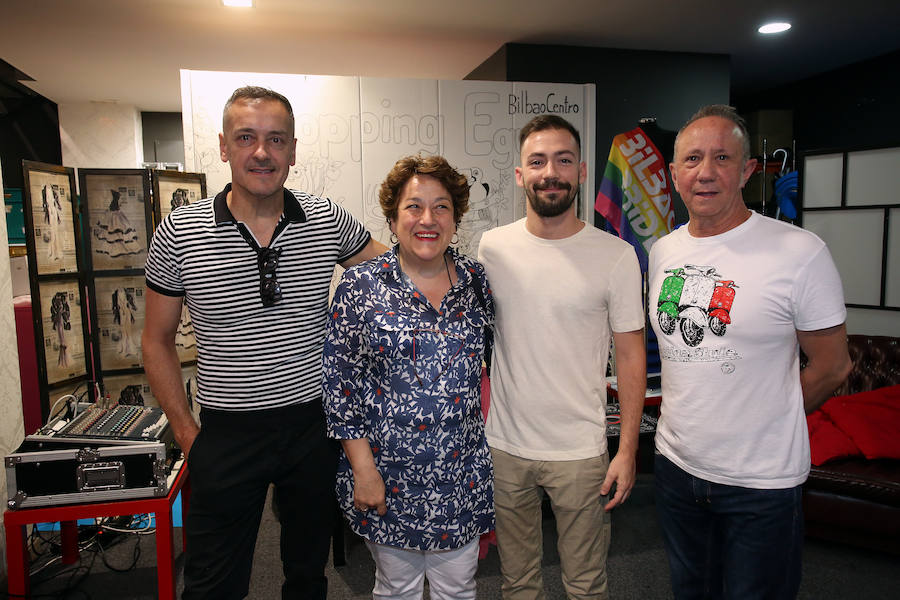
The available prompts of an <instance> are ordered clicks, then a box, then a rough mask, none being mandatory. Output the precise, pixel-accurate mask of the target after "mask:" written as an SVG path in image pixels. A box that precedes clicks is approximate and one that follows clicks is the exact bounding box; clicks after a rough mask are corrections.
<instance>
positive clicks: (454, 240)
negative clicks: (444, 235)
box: [450, 231, 459, 246]
mask: <svg viewBox="0 0 900 600" xmlns="http://www.w3.org/2000/svg"><path fill="white" fill-rule="evenodd" d="M458 243H459V234H458V233H457V232H455V231H454V232H453V237H452V238H450V245H451V246H455V245H456V244H458Z"/></svg>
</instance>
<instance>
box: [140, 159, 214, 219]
mask: <svg viewBox="0 0 900 600" xmlns="http://www.w3.org/2000/svg"><path fill="white" fill-rule="evenodd" d="M151 180H152V185H153V197H154V198H155V199H156V201H155V206H154V213H155V216H156V223H157V225H158V224H159V223H161V222H162V220H163V219H165V218H166V216H168V214H169V213H171V212H172V211H173V210H175V209H176V208H179V207H181V206H187V205H189V204H193V203H194V202H196V201H197V200H200V199H202V198H205V197H206V175H205V174H203V173H182V172H179V171H158V170H154V171H152V172H151Z"/></svg>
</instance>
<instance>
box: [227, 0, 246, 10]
mask: <svg viewBox="0 0 900 600" xmlns="http://www.w3.org/2000/svg"><path fill="white" fill-rule="evenodd" d="M222 4H224V5H225V6H232V7H236V8H253V0H222Z"/></svg>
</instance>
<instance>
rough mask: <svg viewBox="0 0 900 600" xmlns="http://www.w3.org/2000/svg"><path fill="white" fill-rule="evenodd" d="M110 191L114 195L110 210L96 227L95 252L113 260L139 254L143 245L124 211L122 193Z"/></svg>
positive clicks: (107, 210)
mask: <svg viewBox="0 0 900 600" xmlns="http://www.w3.org/2000/svg"><path fill="white" fill-rule="evenodd" d="M109 191H110V192H111V193H112V200H110V202H109V208H107V209H106V213H105V214H104V215H103V217H102V218H101V219H99V220H98V221H97V223H96V224H95V225H94V237H95V238H97V241H98V244H97V247H96V248H95V251H96V252H98V253H100V254H108V255H109V256H111V257H113V258H117V257H120V256H126V255H129V254H139V253H140V252H141V245H140V242H139V240H138V232H137V230H136V229H135V228H134V227H133V226H132V225H131V221H129V220H128V216H127V215H125V213H124V212H123V211H122V204H123V203H124V200H122V196H121V193H120V192H119V191H118V190H109Z"/></svg>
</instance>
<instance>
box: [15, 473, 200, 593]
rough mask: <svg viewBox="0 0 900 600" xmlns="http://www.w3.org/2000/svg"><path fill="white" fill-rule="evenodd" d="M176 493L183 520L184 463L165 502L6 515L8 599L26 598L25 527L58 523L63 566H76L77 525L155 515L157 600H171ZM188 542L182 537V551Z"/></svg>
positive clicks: (136, 501)
mask: <svg viewBox="0 0 900 600" xmlns="http://www.w3.org/2000/svg"><path fill="white" fill-rule="evenodd" d="M179 491H181V492H182V494H181V505H182V506H181V512H182V515H183V516H184V515H187V512H188V505H189V502H190V495H191V485H190V481H189V478H188V468H187V464H186V463H182V467H181V468H180V469H179V471H178V473H177V475H175V479H174V481H173V482H172V483H171V485H170V487H169V493H168V495H166V496H160V497H156V498H135V499H129V500H121V501H111V502H97V503H93V504H66V505H62V506H46V507H40V508H24V509H20V510H7V511H6V512H4V513H3V524H4V525H5V526H6V571H7V574H8V577H9V585H8V590H9V595H10V597H15V598H22V597H26V596H28V594H29V592H30V584H31V582H30V580H29V576H28V569H29V564H28V563H29V555H28V548H27V547H26V539H27V536H26V535H25V526H26V525H32V524H35V523H54V522H56V521H59V522H60V529H61V535H62V547H63V562H64V563H66V564H72V563H75V562H77V561H78V528H77V525H76V523H77V521H78V519H91V518H95V517H118V516H121V515H139V514H143V513H156V570H157V581H158V585H159V590H158V592H159V593H158V598H160V600H175V574H174V568H175V556H174V555H175V542H174V538H173V535H172V504H174V502H175V498H177V497H178V492H179ZM186 545H187V539H186V538H185V537H184V536H182V551H183V550H184V549H185V547H186Z"/></svg>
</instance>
